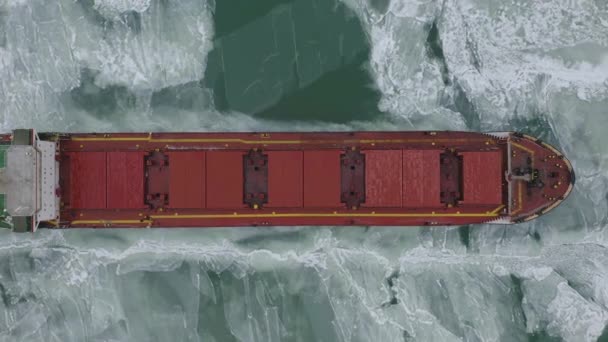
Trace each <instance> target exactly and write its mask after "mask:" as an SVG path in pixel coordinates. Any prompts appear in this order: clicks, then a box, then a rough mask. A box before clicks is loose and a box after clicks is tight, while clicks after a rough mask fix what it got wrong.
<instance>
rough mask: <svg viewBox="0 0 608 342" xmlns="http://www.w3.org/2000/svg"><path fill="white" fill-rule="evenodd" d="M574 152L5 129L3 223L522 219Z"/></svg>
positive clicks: (442, 138) (1, 141)
mask: <svg viewBox="0 0 608 342" xmlns="http://www.w3.org/2000/svg"><path fill="white" fill-rule="evenodd" d="M574 181H575V177H574V171H573V169H572V166H571V164H570V162H569V161H568V160H567V159H566V158H565V157H564V156H563V155H562V154H561V153H560V152H559V151H558V150H556V149H555V148H554V147H552V146H550V145H549V144H547V143H545V142H543V141H540V140H538V139H535V138H533V137H530V136H528V135H525V134H520V133H516V132H498V133H476V132H453V131H410V132H298V133H285V132H270V133H259V132H247V133H37V132H35V131H34V130H31V129H18V130H15V131H13V132H12V133H10V134H4V135H0V205H2V210H3V213H4V214H3V217H2V221H1V222H0V223H1V224H2V225H3V226H4V227H8V228H12V229H13V230H15V231H20V232H22V231H36V229H38V228H42V227H44V228H59V229H63V228H115V227H132V228H151V227H218V226H219V227H223V226H269V225H272V226H288V225H334V226H342V225H344V226H348V225H363V226H370V225H379V226H410V225H418V226H419V225H433V226H437V225H464V224H477V223H497V224H498V223H499V224H508V223H518V222H523V221H528V220H531V219H534V218H536V217H538V216H540V215H542V214H545V213H547V212H548V211H549V210H551V209H553V208H555V207H556V206H557V205H559V203H561V202H562V201H563V200H564V199H565V198H566V197H567V196H568V194H569V193H570V192H571V190H572V188H573V186H574Z"/></svg>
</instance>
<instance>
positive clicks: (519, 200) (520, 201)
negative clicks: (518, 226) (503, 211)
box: [511, 181, 524, 215]
mask: <svg viewBox="0 0 608 342" xmlns="http://www.w3.org/2000/svg"><path fill="white" fill-rule="evenodd" d="M522 188H523V183H522V182H521V181H518V182H517V203H518V206H517V209H516V210H514V211H513V212H512V213H511V215H514V214H516V213H518V212H520V211H521V210H522V209H523V207H524V203H523V189H522Z"/></svg>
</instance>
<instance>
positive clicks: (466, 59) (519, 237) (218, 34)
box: [0, 0, 608, 342]
mask: <svg viewBox="0 0 608 342" xmlns="http://www.w3.org/2000/svg"><path fill="white" fill-rule="evenodd" d="M17 127H33V128H36V129H38V130H41V131H54V130H59V131H78V132H80V131H144V132H147V131H216V130H221V131H243V130H258V131H274V130H353V129H357V130H363V129H365V130H410V129H434V130H439V129H450V130H484V131H485V130H489V131H498V130H519V131H522V132H526V133H528V134H531V135H534V136H538V137H540V138H542V139H543V140H546V141H548V142H550V143H552V144H554V145H555V146H558V147H559V149H561V150H562V151H564V153H565V154H566V155H567V157H568V158H569V159H570V160H571V161H572V163H573V165H574V168H575V170H576V174H577V184H576V187H575V190H574V192H573V193H572V194H571V196H570V197H569V198H568V199H567V201H566V202H565V203H563V204H562V205H561V206H560V207H559V208H558V209H556V210H554V211H552V212H550V213H549V214H547V215H546V216H544V217H542V218H540V219H537V220H534V221H531V222H529V223H525V224H520V225H517V226H491V225H482V226H463V227H450V228H444V227H436V228H428V227H427V228H424V227H409V228H408V227H393V228H383V227H375V228H369V227H350V228H338V227H314V228H313V227H292V228H255V229H254V228H242V229H227V228H223V229H222V228H218V229H205V230H196V229H192V230H187V229H159V230H141V231H139V230H138V231H133V230H131V231H129V230H108V231H91V230H71V231H50V230H44V231H39V232H37V233H36V234H34V235H31V234H21V235H18V234H13V233H10V232H7V231H2V232H0V341H19V342H21V341H45V342H46V341H57V342H70V341H78V342H80V341H171V342H173V341H209V342H237V341H239V342H250V341H251V342H278V341H294V342H308V341H319V342H321V341H323V342H333V341H340V342H342V341H343V342H358V341H361V342H404V341H471V342H472V341H574V342H579V341H581V342H585V341H589V342H591V341H608V328H607V326H608V248H607V247H608V1H606V0H543V1H538V0H215V1H213V0H0V128H1V130H2V131H9V130H11V129H13V128H17Z"/></svg>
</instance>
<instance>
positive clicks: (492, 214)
mask: <svg viewBox="0 0 608 342" xmlns="http://www.w3.org/2000/svg"><path fill="white" fill-rule="evenodd" d="M503 207H504V205H501V206H499V207H498V208H496V209H494V210H493V211H491V212H486V213H448V214H441V213H439V214H438V213H283V214H281V213H274V214H273V213H264V214H197V215H175V214H174V215H151V216H150V218H151V219H231V218H232V219H234V218H273V217H274V218H277V217H278V218H286V217H296V218H297V217H380V218H382V217H434V218H441V217H495V216H498V211H500V209H502V208H503ZM71 223H72V224H74V225H78V224H99V223H102V224H142V223H150V221H148V220H145V221H143V222H142V221H140V220H76V221H72V222H71Z"/></svg>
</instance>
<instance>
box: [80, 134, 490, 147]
mask: <svg viewBox="0 0 608 342" xmlns="http://www.w3.org/2000/svg"><path fill="white" fill-rule="evenodd" d="M71 139H72V140H73V141H110V142H121V141H122V142H125V141H134V142H135V141H143V142H149V143H154V142H157V143H240V144H266V145H271V144H274V145H276V144H285V145H290V144H292V145H293V144H296V145H297V144H336V143H344V144H356V143H359V144H399V143H415V142H430V143H433V142H435V143H437V142H477V141H484V142H490V143H491V144H494V141H493V140H491V139H481V138H480V139H467V138H458V139H433V138H428V139H342V140H247V139H237V138H172V139H169V138H165V139H161V138H152V137H150V136H147V137H72V138H71Z"/></svg>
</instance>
